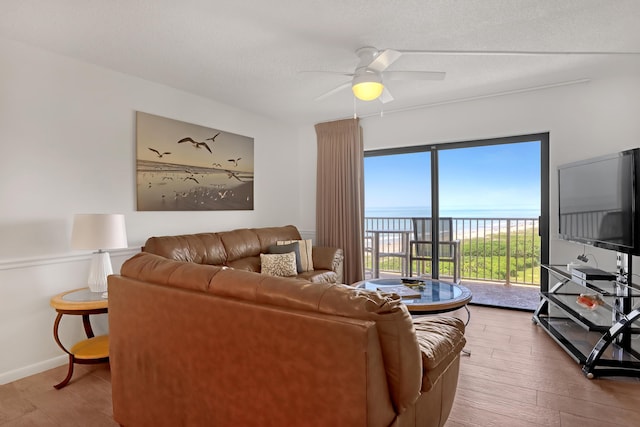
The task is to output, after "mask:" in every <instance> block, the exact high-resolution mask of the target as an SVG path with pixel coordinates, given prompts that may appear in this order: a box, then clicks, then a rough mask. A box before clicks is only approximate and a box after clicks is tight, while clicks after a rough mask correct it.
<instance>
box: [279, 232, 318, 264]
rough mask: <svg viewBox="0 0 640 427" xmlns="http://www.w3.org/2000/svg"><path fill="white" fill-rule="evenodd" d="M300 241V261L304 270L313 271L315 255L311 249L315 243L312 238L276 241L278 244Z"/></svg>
mask: <svg viewBox="0 0 640 427" xmlns="http://www.w3.org/2000/svg"><path fill="white" fill-rule="evenodd" d="M294 242H298V244H299V245H300V262H301V263H302V271H313V256H312V253H311V249H312V247H313V243H311V239H307V240H282V241H278V242H276V243H277V244H278V245H288V244H289V243H294Z"/></svg>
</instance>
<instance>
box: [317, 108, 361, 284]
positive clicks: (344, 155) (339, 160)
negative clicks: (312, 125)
mask: <svg viewBox="0 0 640 427" xmlns="http://www.w3.org/2000/svg"><path fill="white" fill-rule="evenodd" d="M316 134H317V137H318V173H317V175H318V176H317V191H316V238H317V244H318V245H321V246H333V247H339V248H342V250H343V251H344V282H345V283H347V284H352V283H354V282H357V281H360V280H362V278H363V264H362V263H363V222H364V183H363V181H364V178H363V175H364V173H363V171H364V160H363V159H364V148H363V144H362V129H361V128H360V123H359V120H358V119H348V120H338V121H335V122H327V123H319V124H317V125H316Z"/></svg>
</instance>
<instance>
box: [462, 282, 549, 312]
mask: <svg viewBox="0 0 640 427" xmlns="http://www.w3.org/2000/svg"><path fill="white" fill-rule="evenodd" d="M460 284H461V285H462V286H465V287H467V288H468V289H469V290H470V291H471V293H472V294H473V298H472V299H471V304H476V305H485V306H490V307H501V308H511V309H516V310H525V311H532V312H533V311H535V309H536V308H537V307H538V303H539V302H540V297H539V295H538V292H539V288H538V287H537V286H525V285H504V284H501V283H493V282H472V281H468V280H462V281H460Z"/></svg>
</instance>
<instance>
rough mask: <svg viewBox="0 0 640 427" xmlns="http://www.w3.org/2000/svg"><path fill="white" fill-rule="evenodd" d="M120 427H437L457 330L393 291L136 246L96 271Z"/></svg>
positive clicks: (445, 410)
mask: <svg viewBox="0 0 640 427" xmlns="http://www.w3.org/2000/svg"><path fill="white" fill-rule="evenodd" d="M108 280H109V330H110V332H109V336H110V349H109V350H110V361H111V382H112V390H113V415H114V418H115V420H116V421H117V422H118V423H119V424H120V425H123V426H128V427H136V426H154V427H156V426H171V427H173V426H177V425H180V426H225V427H226V426H243V427H246V426H310V427H313V426H332V427H333V426H349V427H357V426H395V427H405V426H428V427H432V426H443V425H444V423H445V421H446V419H447V417H448V415H449V412H450V410H451V407H452V404H453V400H454V396H455V392H456V386H457V381H458V372H459V363H460V350H461V349H462V347H463V346H464V344H465V339H464V325H463V323H462V322H461V321H460V320H458V319H455V318H450V317H434V316H431V317H423V318H420V319H412V317H411V316H410V314H409V312H408V311H407V308H406V306H405V305H404V304H402V302H401V300H400V299H399V297H398V296H397V295H395V294H384V293H380V292H373V291H367V290H364V289H358V288H354V287H351V286H348V285H341V284H328V283H311V282H309V281H307V280H303V279H290V278H280V277H273V276H267V275H263V274H257V273H255V272H249V271H242V270H238V269H232V268H228V267H216V266H211V265H204V264H198V263H193V262H183V261H176V260H171V259H167V258H165V257H161V256H158V255H154V254H151V253H146V252H142V253H139V254H136V255H135V256H134V257H132V258H131V259H129V260H127V261H126V262H125V263H124V264H123V265H122V268H121V273H120V275H111V276H109V279H108Z"/></svg>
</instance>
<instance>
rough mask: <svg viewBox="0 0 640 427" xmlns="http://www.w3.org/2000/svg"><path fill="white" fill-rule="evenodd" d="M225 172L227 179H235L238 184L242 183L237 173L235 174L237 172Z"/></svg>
mask: <svg viewBox="0 0 640 427" xmlns="http://www.w3.org/2000/svg"><path fill="white" fill-rule="evenodd" d="M225 172H226V173H227V178H229V179H231V178H235V179H237V180H238V181H240V182H244V181H243V180H241V179H240V178H239V177H238V173H237V172H232V171H230V170H225Z"/></svg>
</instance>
